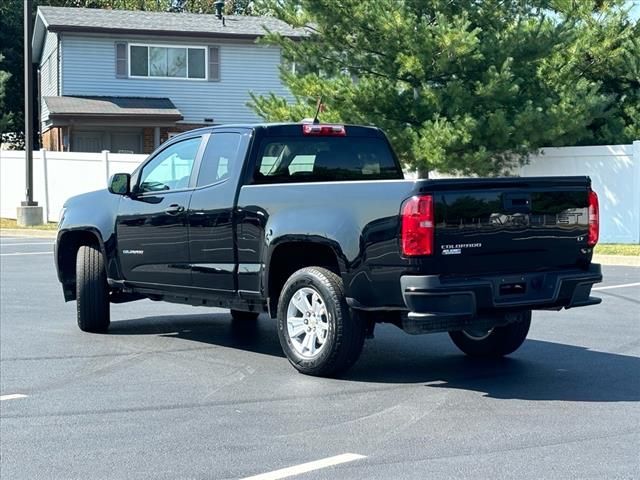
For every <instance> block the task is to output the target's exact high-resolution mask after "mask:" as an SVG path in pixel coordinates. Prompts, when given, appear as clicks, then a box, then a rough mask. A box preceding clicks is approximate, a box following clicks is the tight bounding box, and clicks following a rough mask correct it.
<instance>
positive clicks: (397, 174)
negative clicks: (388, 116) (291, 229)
mask: <svg viewBox="0 0 640 480" xmlns="http://www.w3.org/2000/svg"><path fill="white" fill-rule="evenodd" d="M402 178H404V176H403V173H402V169H401V168H400V166H399V164H398V162H397V161H396V159H395V157H394V155H393V153H392V151H391V147H390V146H389V143H388V142H387V141H386V139H384V138H383V137H380V136H370V137H369V136H351V137H350V136H349V134H348V127H347V134H346V135H341V136H321V135H318V136H315V135H314V136H311V135H309V136H307V135H303V134H302V129H300V134H299V135H291V136H275V137H265V138H263V139H262V142H261V144H260V147H259V149H258V155H257V162H256V168H255V171H254V176H253V183H254V184H272V183H292V182H330V181H354V180H391V179H402Z"/></svg>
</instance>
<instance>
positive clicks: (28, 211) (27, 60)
mask: <svg viewBox="0 0 640 480" xmlns="http://www.w3.org/2000/svg"><path fill="white" fill-rule="evenodd" d="M32 9H33V0H25V1H24V147H25V186H26V190H25V201H24V202H22V204H21V206H19V207H18V212H17V219H18V225H20V226H31V225H41V224H42V207H38V202H34V200H33V62H32V55H31V54H32V49H31V37H32V36H33V35H32V31H33V26H32V23H31V12H32Z"/></svg>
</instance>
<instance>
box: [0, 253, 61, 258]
mask: <svg viewBox="0 0 640 480" xmlns="http://www.w3.org/2000/svg"><path fill="white" fill-rule="evenodd" d="M16 255H53V252H23V253H0V257H13V256H16Z"/></svg>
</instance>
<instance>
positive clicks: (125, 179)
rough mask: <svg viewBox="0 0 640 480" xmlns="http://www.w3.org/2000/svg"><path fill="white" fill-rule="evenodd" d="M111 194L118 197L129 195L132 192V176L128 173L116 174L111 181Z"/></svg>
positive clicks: (109, 187)
mask: <svg viewBox="0 0 640 480" xmlns="http://www.w3.org/2000/svg"><path fill="white" fill-rule="evenodd" d="M108 189H109V192H111V193H114V194H116V195H129V193H130V192H131V175H129V174H128V173H114V174H113V175H111V178H110V179H109V186H108Z"/></svg>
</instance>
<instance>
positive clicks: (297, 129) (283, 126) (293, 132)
mask: <svg viewBox="0 0 640 480" xmlns="http://www.w3.org/2000/svg"><path fill="white" fill-rule="evenodd" d="M302 125H305V123H292V122H288V123H233V124H224V125H212V126H210V127H203V128H199V129H196V130H189V133H193V132H197V131H215V130H222V129H227V128H240V129H247V130H255V131H260V132H261V133H262V134H263V135H264V136H266V137H280V136H297V135H302ZM320 125H334V124H327V123H320ZM339 125H343V126H344V127H345V130H346V132H347V136H348V137H349V136H351V137H384V134H383V133H382V130H380V129H379V128H378V127H373V126H365V125H350V124H339ZM185 133H186V132H185Z"/></svg>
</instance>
